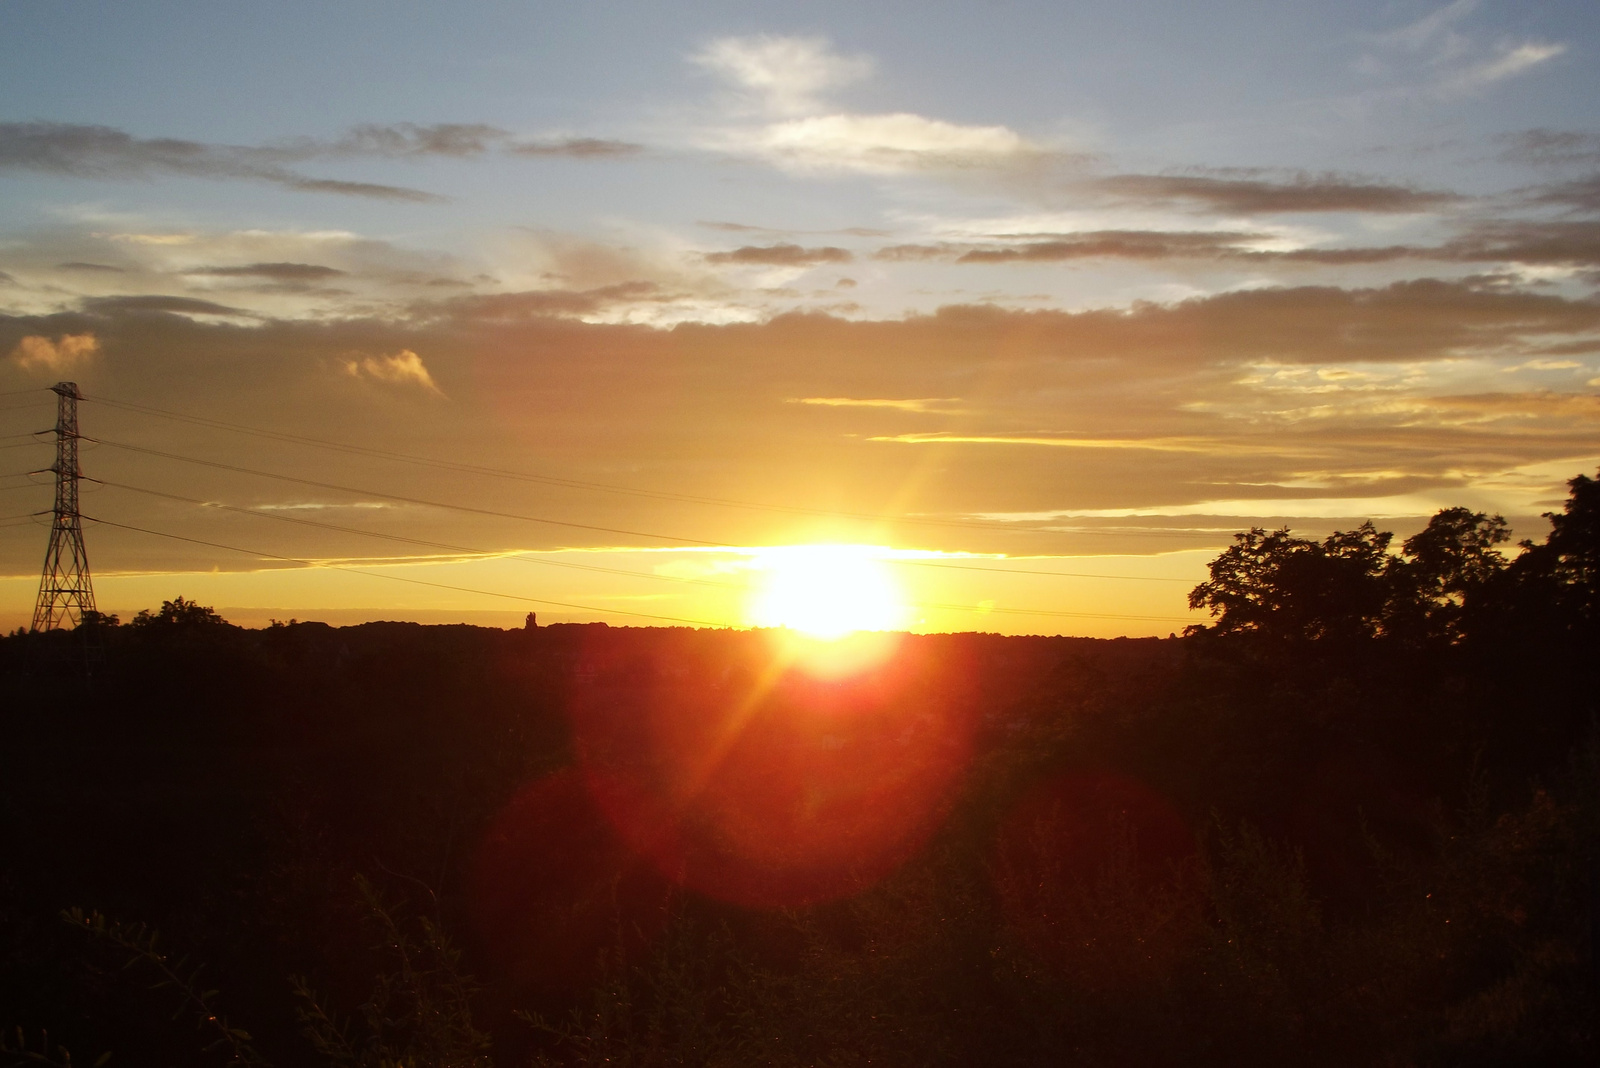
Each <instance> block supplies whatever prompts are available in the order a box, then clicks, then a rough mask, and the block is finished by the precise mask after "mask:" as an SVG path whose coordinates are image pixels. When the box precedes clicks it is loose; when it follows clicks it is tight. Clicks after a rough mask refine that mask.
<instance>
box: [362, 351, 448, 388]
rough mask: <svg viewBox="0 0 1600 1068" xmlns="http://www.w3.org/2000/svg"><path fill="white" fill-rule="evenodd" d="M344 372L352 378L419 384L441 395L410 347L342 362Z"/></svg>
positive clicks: (431, 377) (419, 357)
mask: <svg viewBox="0 0 1600 1068" xmlns="http://www.w3.org/2000/svg"><path fill="white" fill-rule="evenodd" d="M344 370H345V373H346V374H348V375H350V376H351V377H353V378H370V379H374V380H376V381H378V382H392V383H395V384H399V385H416V386H421V387H422V388H423V389H426V390H428V391H430V392H432V393H438V394H440V395H443V392H444V391H443V390H441V389H440V388H439V386H438V383H436V382H434V380H433V375H431V374H429V373H428V369H427V368H426V367H425V366H423V363H422V357H421V356H418V355H417V354H416V353H414V352H412V351H411V350H410V349H401V350H400V351H399V352H397V353H395V354H394V355H393V356H363V357H361V358H359V359H354V360H346V361H345V362H344Z"/></svg>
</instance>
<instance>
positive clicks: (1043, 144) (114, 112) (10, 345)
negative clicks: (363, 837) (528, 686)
mask: <svg viewBox="0 0 1600 1068" xmlns="http://www.w3.org/2000/svg"><path fill="white" fill-rule="evenodd" d="M1597 31H1600V7H1597V6H1596V5H1595V4H1593V3H1592V2H1591V0H1571V2H1523V3H1516V4H1512V3H1509V2H1504V0H1500V2H1497V0H1452V2H1449V3H1439V2H1422V0H1417V2H1409V0H1404V2H1402V0H1393V2H1389V0H1385V2H1376V0H1374V2H1359V0H1358V2H1350V3H1344V4H1317V5H1310V4H1282V3H1268V2H1264V0H1263V2H1253V0H1252V2H1244V0H1237V2H1218V3H1211V4H1205V5H1198V4H1180V3H1175V2H1154V0H1138V2H1127V3H1121V4H1116V5H1109V4H1101V3H1095V4H1089V3H1070V2H1060V0H1057V2H1051V3H1043V2H1040V3H1026V2H1011V0H993V2H969V3H936V2H919V3H915V4H910V3H899V2H892V0H888V2H879V3H876V4H871V5H863V4H845V3H827V2H824V3H810V4H805V5H796V4H777V3H764V2H740V3H710V2H707V3H695V4H663V3H659V2H658V3H642V2H619V0H594V2H592V3H588V4H581V5H578V4H545V3H509V2H508V3H494V2H479V0H463V2H459V3H453V4H448V5H446V4H422V3H400V2H389V3H381V4H380V3H359V2H351V3H341V4H337V5H330V4H310V3H299V2H289V0H284V2H279V3H274V4H244V3H235V2H215V0H213V2H208V3H176V2H174V3H156V2H139V0H129V2H125V3H121V4H116V5H105V4H94V3H79V2H72V0H0V393H3V394H4V396H0V559H3V566H0V627H4V628H5V629H8V630H9V629H11V628H14V627H16V626H23V625H26V623H27V621H28V619H29V617H30V614H31V610H32V606H33V600H34V597H35V594H36V591H37V586H38V572H39V566H40V562H41V561H42V559H43V554H44V549H45V546H46V542H47V539H48V516H46V517H40V516H38V515H36V514H34V513H36V512H38V511H39V510H42V509H48V508H49V507H50V502H51V490H50V476H49V475H48V474H42V475H41V474H37V473H30V472H38V471H39V470H40V469H42V468H45V467H48V466H49V464H50V463H51V462H52V459H53V456H52V451H51V450H52V448H53V445H52V444H51V438H50V436H49V435H44V436H30V435H31V432H33V431H36V430H40V429H42V428H45V427H48V426H50V425H52V424H53V420H54V405H55V400H56V398H55V396H54V394H52V393H49V392H47V391H46V390H45V389H44V387H47V386H49V385H51V384H53V383H55V382H58V381H75V382H77V383H78V385H79V387H80V389H81V390H82V392H83V394H84V397H85V400H84V401H83V402H82V405H81V407H80V423H81V428H82V433H83V434H84V435H85V436H86V439H87V440H85V441H84V442H83V454H82V465H83V470H84V473H85V475H86V476H87V477H88V478H90V479H94V480H95V481H88V482H85V483H84V484H83V505H82V510H83V513H84V515H85V516H86V517H87V519H86V522H85V539H86V542H87V546H88V551H89V556H90V560H91V564H92V567H93V570H94V575H95V588H96V593H97V596H98V600H99V603H100V607H101V608H102V609H103V610H105V611H113V612H118V613H120V614H123V615H124V616H127V615H131V614H132V613H133V612H135V611H137V610H138V609H140V608H144V607H152V606H154V605H155V604H157V603H159V602H160V601H161V600H164V599H169V598H171V597H173V596H176V595H180V594H181V595H183V596H186V597H191V598H195V599H198V600H200V601H202V603H207V604H213V605H215V606H217V607H218V608H219V610H221V611H223V612H224V614H225V615H227V616H228V618H230V619H232V620H234V621H235V622H241V623H246V624H249V625H262V624H265V623H266V622H267V621H268V620H269V619H274V618H290V617H295V618H315V619H326V620H328V621H330V622H338V623H347V622H354V621H357V620H361V619H375V618H396V619H417V620H422V621H426V622H444V621H466V622H482V623H489V624H492V625H514V624H515V623H517V622H519V621H520V620H521V619H522V617H523V615H524V613H526V612H528V611H537V612H538V613H539V618H540V620H542V621H557V620H596V619H598V620H607V621H609V622H611V623H613V624H633V625H651V624H666V623H676V622H688V623H692V624H699V625H746V624H750V623H753V622H761V621H762V619H761V614H760V610H759V604H758V602H759V600H760V596H761V591H762V590H764V589H767V586H768V585H770V581H771V579H772V576H774V575H776V574H779V573H780V572H783V570H784V561H786V560H791V559H793V558H794V554H795V553H796V552H799V553H800V554H801V556H804V555H805V553H806V552H807V551H806V550H794V549H792V548H784V547H786V546H787V547H793V546H805V545H816V544H835V545H842V544H848V545H863V546H875V547H877V548H875V549H872V550H870V551H868V550H858V551H856V556H860V555H861V554H862V553H865V554H866V555H867V556H869V557H871V558H872V559H873V560H875V561H877V563H876V564H874V565H873V566H874V568H876V569H877V571H875V572H873V573H874V574H880V575H883V576H888V581H890V582H891V583H892V584H893V585H894V587H895V589H896V590H897V591H898V598H899V611H898V614H896V615H894V617H893V618H892V619H888V620H886V621H885V623H884V625H890V626H897V627H908V628H912V629H918V630H989V631H1000V632H1007V633H1052V634H1053V633H1071V634H1092V635H1101V636H1109V635H1116V634H1133V635H1137V634H1166V633H1169V632H1172V631H1176V630H1181V629H1182V627H1183V625H1184V624H1185V623H1186V622H1195V621H1199V618H1200V617H1198V616H1196V615H1194V614H1191V613H1190V612H1189V611H1188V610H1187V608H1186V603H1185V597H1186V594H1187V592H1188V590H1189V588H1190V587H1191V586H1192V585H1193V584H1194V583H1195V582H1197V581H1200V580H1201V579H1202V578H1203V577H1204V574H1205V564H1206V562H1207V561H1208V560H1209V559H1211V558H1212V557H1213V556H1215V555H1216V553H1217V552H1218V551H1219V550H1220V549H1221V548H1222V547H1223V546H1225V545H1226V544H1227V543H1228V541H1229V538H1230V536H1231V534H1232V533H1233V532H1235V531H1238V530H1242V529H1245V528H1247V527H1251V526H1262V527H1268V528H1275V527H1280V526H1289V527H1291V528H1292V529H1294V530H1296V531H1297V532H1300V533H1304V534H1307V535H1319V536H1320V535H1323V534H1326V533H1327V532H1329V531H1331V530H1334V529H1348V528H1350V527H1353V526H1356V525H1358V524H1359V523H1361V522H1363V521H1365V520H1368V519H1371V520H1372V521H1374V522H1375V523H1377V524H1378V525H1379V526H1380V528H1382V529H1386V530H1393V531H1395V532H1396V533H1397V535H1398V536H1399V537H1402V538H1403V537H1404V536H1406V535H1407V534H1409V533H1412V532H1414V531H1416V530H1417V529H1420V527H1421V526H1422V525H1423V524H1424V523H1425V522H1426V519H1427V517H1428V516H1429V515H1431V514H1432V513H1433V512H1435V511H1437V510H1438V509H1440V508H1444V507H1450V506H1454V505H1466V506H1469V507H1472V508H1474V509H1477V510H1483V511H1487V512H1491V513H1500V514H1503V515H1505V516H1506V517H1507V518H1508V519H1509V520H1510V521H1511V523H1512V525H1513V527H1514V529H1515V532H1516V535H1517V537H1519V538H1520V537H1531V538H1535V539H1538V538H1541V537H1542V536H1543V534H1544V532H1545V530H1546V529H1547V525H1546V523H1545V521H1544V520H1543V519H1542V518H1541V513H1543V512H1545V511H1549V510H1551V509H1559V507H1560V504H1561V501H1562V500H1563V498H1564V496H1565V482H1566V481H1567V480H1568V479H1571V478H1572V477H1574V476H1576V475H1578V474H1584V473H1593V472H1594V471H1595V470H1596V469H1597V467H1600V434H1597V430H1600V299H1597V287H1600V119H1597V117H1596V113H1595V110H1594V106H1593V101H1594V100H1596V99H1600V62H1597V61H1596V56H1595V49H1596V46H1597V43H1600V33H1597ZM185 539H186V540H185ZM817 552H821V553H822V554H823V555H822V556H821V557H816V553H817ZM828 552H835V553H837V552H838V551H837V550H816V551H812V557H807V559H813V558H815V559H820V560H822V562H823V563H824V564H826V563H827V561H828V560H830V559H833V558H832V557H829V556H828V555H827V553H828ZM847 555H848V554H847ZM815 559H813V563H815ZM841 559H842V558H841ZM851 559H855V557H852V558H851ZM852 566H854V565H848V564H841V565H840V566H839V567H836V568H833V570H832V573H833V574H835V575H840V576H846V577H845V578H841V579H839V581H840V582H857V584H858V585H859V582H858V581H857V580H858V579H859V575H858V576H857V578H856V579H852V578H849V576H851V575H856V572H854V571H852V570H851V568H852ZM814 570H816V569H814ZM826 571H827V568H826V567H823V568H821V570H819V571H817V573H819V574H821V573H825V572H826ZM793 573H794V572H793V570H792V569H791V571H790V574H791V575H792V574H793ZM860 581H865V580H864V579H863V580H860Z"/></svg>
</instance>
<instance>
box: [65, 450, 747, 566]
mask: <svg viewBox="0 0 1600 1068" xmlns="http://www.w3.org/2000/svg"><path fill="white" fill-rule="evenodd" d="M84 440H85V441H94V442H98V443H99V444H101V445H109V446H111V447H112V448H114V449H126V450H128V451H129V452H139V453H144V454H146V455H149V456H160V457H162V458H163V459H167V460H182V461H183V462H184V463H190V464H199V465H201V466H203V467H215V468H219V469H221V470H223V471H235V472H238V473H239V474H245V475H258V476H260V477H262V478H275V479H278V480H279V481H281V482H294V483H297V484H299V485H302V486H315V487H317V488H318V489H326V490H333V491H335V492H336V493H350V494H354V495H356V496H358V497H359V496H366V497H382V498H384V499H385V500H391V501H400V502H401V503H403V504H419V505H423V506H424V507H428V508H444V509H447V510H449V511H454V512H467V513H470V514H472V515H485V516H491V517H493V518H496V519H515V520H518V521H521V522H525V523H546V524H549V525H551V526H557V527H571V528H573V529H575V530H590V531H597V532H599V533H602V534H624V535H626V536H628V537H630V538H655V539H657V540H660V541H676V542H681V543H682V544H685V545H700V546H709V547H713V548H714V547H716V546H717V542H714V541H703V540H701V539H699V538H680V537H675V536H674V535H671V534H647V533H645V532H644V531H639V530H623V529H620V528H617V527H601V526H594V525H592V524H589V523H570V522H567V521H565V520H561V519H547V518H545V517H543V516H533V515H519V514H517V513H515V512H497V511H495V510H493V509H491V508H474V507H472V506H470V505H465V504H446V503H444V502H442V501H429V500H424V499H423V498H421V497H408V496H405V495H403V494H398V493H387V492H384V491H381V490H366V489H358V488H355V487H352V486H340V485H336V484H335V483H332V482H319V481H317V480H316V479H311V478H297V477H296V476H294V475H280V474H278V473H277V472H274V471H262V470H259V469H257V468H253V467H240V466H238V465H236V464H225V463H223V462H221V461H220V460H202V459H199V458H197V457H194V456H183V455H180V454H179V453H175V452H163V451H161V450H160V449H150V448H146V447H144V446H142V445H129V444H127V443H125V442H120V441H108V440H106V439H105V438H91V437H87V436H86V437H85V438H84Z"/></svg>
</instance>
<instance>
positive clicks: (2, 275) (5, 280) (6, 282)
mask: <svg viewBox="0 0 1600 1068" xmlns="http://www.w3.org/2000/svg"><path fill="white" fill-rule="evenodd" d="M16 284H17V280H16V279H15V278H12V277H11V276H10V275H9V274H6V272H4V271H0V286H14V285H16Z"/></svg>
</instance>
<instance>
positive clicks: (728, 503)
mask: <svg viewBox="0 0 1600 1068" xmlns="http://www.w3.org/2000/svg"><path fill="white" fill-rule="evenodd" d="M80 400H84V401H89V402H91V403H95V404H103V405H108V406H110V407H113V408H121V409H123V410H126V411H131V412H139V413H142V414H146V415H155V416H160V417H161V418H164V419H174V420H178V421H180V422H186V423H193V424H195V425H197V426H204V427H210V428H212V429H217V430H227V431H232V432H234V433H238V434H251V435H255V436H258V437H264V438H268V439H271V440H274V441H285V442H293V443H295V444H300V445H309V446H312V447H314V448H322V449H332V450H334V451H336V452H344V453H349V454H352V455H357V456H371V457H375V458H377V459H385V460H398V461H401V462H403V463H412V464H418V465H420V466H423V467H432V468H437V469H439V470H446V471H462V472H468V473H472V474H479V475H488V476H491V477H494V478H507V479H512V480H515V481H521V482H533V483H537V484H540V485H547V486H558V487H562V488H565V489H581V490H592V491H597V492H603V493H617V494H623V495H627V496H633V497H644V498H648V499H651V500H664V501H678V502H682V503H686V504H704V505H714V506H717V507H724V508H746V509H753V510H759V511H769V512H781V513H784V514H787V515H816V516H826V517H834V518H843V519H866V520H873V521H877V522H890V523H909V524H915V525H918V526H936V527H955V528H961V529H966V530H983V531H987V532H990V533H993V532H996V531H1009V532H1012V533H1016V532H1018V528H1015V527H1006V526H999V525H996V524H994V523H978V522H972V521H970V520H960V519H931V518H927V517H923V516H907V515H889V514H887V513H882V512H853V511H847V510H841V509H824V508H802V507H798V506H795V505H783V504H761V503H757V502H754V501H739V500H733V499H730V498H726V497H708V496H702V495H698V494H689V493H674V492H671V491H668V490H647V489H638V488H635V487H630V486H614V485H610V484H607V483H604V482H589V481H584V480H582V479H574V478H564V477H561V476H558V475H541V474H534V473H532V472H527V471H513V470H509V469H506V468H500V467H488V466H484V465H482V464H468V463H461V462H459V461H455V460H441V459H438V458H435V457H429V456H417V455H414V454H411V453H403V452H395V451H393V450H389V449H378V448H373V447H371V446H367V445H355V444H351V443H349V442H341V441H330V440H328V439H326V438H315V437H310V436H307V435H304V434H290V433H288V432H285V431H279V430H267V429H264V428H262V427H253V426H247V425H245V424H243V423H233V422H228V421H226V420H222V419H214V418H211V417H210V416H199V415H190V414H187V413H184V412H174V411H170V410H168V409H165V408H155V407H151V406H150V405H145V404H134V403H131V402H129V401H117V400H111V399H110V398H107V397H90V396H82V397H80ZM1021 532H1023V533H1041V531H1039V530H1037V529H1034V528H1022V529H1021ZM1045 532H1046V533H1048V531H1045ZM1078 533H1082V534H1090V535H1097V534H1098V535H1109V534H1111V533H1113V532H1111V531H1103V532H1102V531H1092V530H1091V531H1079V532H1078ZM1137 536H1140V537H1169V536H1179V537H1186V536H1187V535H1186V534H1182V533H1180V532H1176V531H1174V532H1168V531H1153V530H1146V531H1139V532H1137ZM669 540H672V539H669ZM921 566H925V567H946V566H955V565H945V564H938V563H933V562H930V561H922V562H921ZM996 570H1000V571H1004V570H1005V569H1004V568H998V569H996ZM1018 573H1019V574H1021V573H1023V572H1018ZM1031 573H1034V574H1060V573H1059V572H1044V571H1041V572H1031ZM1068 577H1072V578H1079V577H1094V578H1130V579H1136V580H1144V579H1147V578H1149V576H1145V575H1128V576H1110V575H1095V576H1078V575H1072V576H1068ZM1157 581H1176V582H1186V581H1188V580H1187V579H1160V580H1157Z"/></svg>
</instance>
